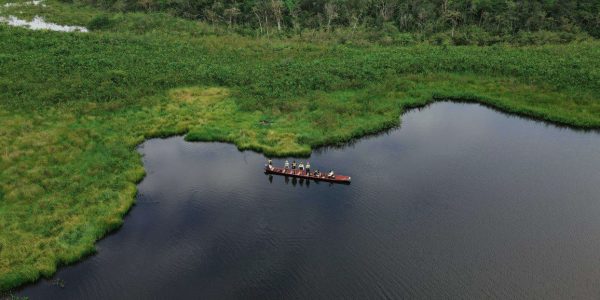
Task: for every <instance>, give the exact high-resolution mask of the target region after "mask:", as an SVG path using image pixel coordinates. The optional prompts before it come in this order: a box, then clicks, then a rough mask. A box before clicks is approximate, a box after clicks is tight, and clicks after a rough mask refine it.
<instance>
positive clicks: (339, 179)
mask: <svg viewBox="0 0 600 300" xmlns="http://www.w3.org/2000/svg"><path fill="white" fill-rule="evenodd" d="M265 173H267V174H275V175H283V176H291V177H298V178H305V179H313V180H319V181H327V182H335V183H350V180H351V179H352V178H351V177H350V176H344V175H335V177H333V178H331V177H327V176H326V175H323V174H322V175H321V176H313V175H307V174H306V171H300V170H290V169H288V170H286V169H284V168H275V167H273V168H272V169H269V168H268V167H267V168H265Z"/></svg>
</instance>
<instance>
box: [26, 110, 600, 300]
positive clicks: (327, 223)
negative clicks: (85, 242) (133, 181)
mask: <svg viewBox="0 0 600 300" xmlns="http://www.w3.org/2000/svg"><path fill="white" fill-rule="evenodd" d="M402 120H403V122H402V127H401V128H400V129H397V130H393V131H391V132H389V133H387V134H383V135H379V136H374V137H368V138H365V139H362V140H359V141H357V142H356V143H353V144H351V145H348V146H346V147H343V148H337V149H333V148H332V149H322V150H320V151H317V152H315V153H314V154H313V155H312V157H311V158H310V162H311V164H312V165H313V168H314V167H321V168H322V169H329V168H333V169H335V170H336V171H337V172H338V173H341V174H347V175H351V176H352V179H353V182H352V184H351V185H348V186H347V185H331V184H328V183H317V182H307V181H300V180H294V179H290V178H284V177H278V176H275V177H269V176H267V175H264V174H263V173H262V172H261V167H262V166H263V164H264V161H265V158H264V157H263V156H262V155H260V154H257V153H254V152H239V151H238V150H237V149H236V148H235V146H233V145H229V144H221V143H188V142H185V141H184V140H183V139H182V138H181V137H174V138H169V139H154V140H149V141H147V142H145V143H144V144H143V145H142V146H141V147H140V149H139V151H140V152H141V153H143V155H144V158H143V162H144V166H145V168H146V170H147V173H148V175H147V176H146V178H145V179H144V180H143V181H142V182H141V183H140V184H139V195H138V196H137V205H136V206H135V207H134V208H133V209H132V211H131V213H130V214H129V215H128V216H127V217H126V219H125V224H124V226H123V227H122V228H121V229H120V230H119V231H117V232H116V233H115V234H112V235H110V236H108V237H107V238H105V239H103V240H102V241H100V242H99V243H98V254H96V255H94V256H92V257H90V258H88V259H86V260H84V261H83V262H81V263H78V264H76V265H73V266H69V267H65V268H62V269H61V270H60V271H59V272H58V273H57V275H56V276H55V277H54V278H53V279H50V280H42V281H40V282H38V283H37V284H35V285H30V286H27V287H25V288H24V289H23V290H21V291H20V292H19V295H22V296H29V297H31V298H32V299H148V298H169V299H172V298H194V299H195V298H199V299H221V298H222V299H232V298H258V299H263V298H273V299H281V298H302V299H317V298H320V299H332V298H358V299H363V298H460V299H464V298H474V299H478V298H502V299H505V298H597V297H598V295H600V134H599V133H598V132H582V131H574V130H571V129H565V128H559V127H555V126H552V125H548V124H545V123H541V122H537V121H532V120H527V119H522V118H519V117H515V116H509V115H505V114H502V113H499V112H496V111H493V110H490V109H488V108H485V107H482V106H479V105H475V104H457V103H449V102H442V103H436V104H433V105H431V106H428V107H426V108H424V109H421V110H413V111H411V112H409V113H407V114H405V115H404V116H403V118H402ZM274 163H275V164H277V165H279V164H282V161H281V160H275V161H274ZM56 278H60V279H61V280H62V281H64V284H65V287H64V288H60V287H58V286H56V285H54V284H53V283H52V280H55V279H56Z"/></svg>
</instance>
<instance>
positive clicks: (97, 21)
mask: <svg viewBox="0 0 600 300" xmlns="http://www.w3.org/2000/svg"><path fill="white" fill-rule="evenodd" d="M111 25H112V21H111V19H110V18H109V17H108V16H107V15H99V16H96V17H94V18H93V19H92V20H90V22H89V23H88V25H87V28H88V29H90V30H99V29H108V28H110V26H111Z"/></svg>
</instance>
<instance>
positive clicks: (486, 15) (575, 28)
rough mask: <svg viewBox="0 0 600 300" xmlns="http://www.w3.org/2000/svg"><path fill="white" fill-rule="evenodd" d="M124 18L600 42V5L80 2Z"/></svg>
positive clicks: (410, 0)
mask: <svg viewBox="0 0 600 300" xmlns="http://www.w3.org/2000/svg"><path fill="white" fill-rule="evenodd" d="M75 1H83V2H86V3H89V4H92V5H96V6H100V7H104V8H108V9H113V10H118V11H147V12H155V11H163V12H165V11H166V12H169V13H171V14H174V15H176V16H180V17H184V18H189V19H197V20H203V21H205V22H207V23H210V24H221V25H226V26H230V27H245V28H253V29H255V30H257V31H258V32H261V33H269V32H270V33H273V32H289V31H296V32H300V31H302V30H304V29H319V30H323V31H330V30H334V29H336V28H340V27H343V28H345V29H349V30H352V31H354V30H364V29H375V30H381V29H385V30H387V31H394V30H397V31H398V32H406V33H417V34H422V35H433V34H436V33H441V32H443V33H446V34H448V35H449V36H451V37H454V36H455V35H456V34H457V32H459V33H464V32H477V31H484V32H485V33H487V34H490V35H496V36H504V35H516V34H518V33H520V32H540V31H549V32H565V33H573V34H577V33H587V34H589V35H591V36H594V37H600V1H599V0H328V1H315V0H247V1H236V0H75Z"/></svg>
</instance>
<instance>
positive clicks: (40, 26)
mask: <svg viewBox="0 0 600 300" xmlns="http://www.w3.org/2000/svg"><path fill="white" fill-rule="evenodd" d="M0 23H6V24H8V25H9V26H14V27H25V28H28V29H31V30H51V31H63V32H74V31H78V32H88V30H87V28H85V27H82V26H71V25H59V24H56V23H51V22H46V21H45V20H44V18H42V17H40V16H35V17H33V19H32V20H31V21H27V20H23V19H19V18H17V17H15V16H8V18H5V17H0Z"/></svg>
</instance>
